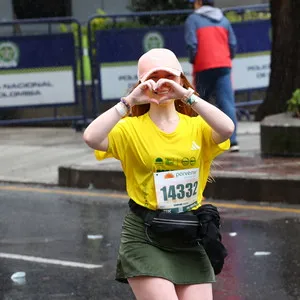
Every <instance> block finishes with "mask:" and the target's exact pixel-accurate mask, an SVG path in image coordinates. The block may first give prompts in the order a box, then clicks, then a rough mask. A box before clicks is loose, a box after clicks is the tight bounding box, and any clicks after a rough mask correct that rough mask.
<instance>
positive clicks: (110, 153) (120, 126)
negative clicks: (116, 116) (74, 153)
mask: <svg viewBox="0 0 300 300" xmlns="http://www.w3.org/2000/svg"><path fill="white" fill-rule="evenodd" d="M129 123H130V118H129V117H127V118H125V119H122V120H120V121H119V122H118V123H117V124H116V125H115V126H114V128H113V129H112V130H111V131H110V133H109V134H108V149H107V151H106V152H104V151H99V150H95V151H94V154H95V157H96V159H98V160H103V159H105V158H111V157H114V158H116V159H118V160H121V161H122V160H124V156H125V153H126V149H127V145H128V139H129V138H130V135H129V134H128V131H129V127H130V124H129Z"/></svg>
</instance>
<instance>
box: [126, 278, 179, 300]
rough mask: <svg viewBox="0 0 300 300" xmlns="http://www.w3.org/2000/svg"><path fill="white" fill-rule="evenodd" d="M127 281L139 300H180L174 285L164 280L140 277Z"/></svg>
mask: <svg viewBox="0 0 300 300" xmlns="http://www.w3.org/2000/svg"><path fill="white" fill-rule="evenodd" d="M127 280H128V282H129V285H130V287H131V289H132V291H133V293H134V295H135V297H136V299H137V300H178V297H177V295H176V291H175V286H174V284H173V283H172V282H171V281H169V280H166V279H164V278H159V277H148V276H138V277H132V278H128V279H127Z"/></svg>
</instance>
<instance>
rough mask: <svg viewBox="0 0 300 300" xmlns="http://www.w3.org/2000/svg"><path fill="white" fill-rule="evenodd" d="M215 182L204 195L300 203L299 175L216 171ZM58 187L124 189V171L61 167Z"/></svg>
mask: <svg viewBox="0 0 300 300" xmlns="http://www.w3.org/2000/svg"><path fill="white" fill-rule="evenodd" d="M212 175H213V178H214V182H212V183H208V184H207V186H206V189H205V193H204V196H205V197H206V198H213V199H215V200H244V201H249V202H273V203H289V204H299V195H300V176H298V175H295V176H294V175H290V176H285V177H283V176H282V177H281V176H278V175H276V176H272V175H269V174H263V173H250V174H249V173H247V172H224V171H222V172H219V171H217V172H213V174H212ZM58 180H59V183H58V184H59V186H61V187H73V188H74V187H76V188H96V189H109V190H116V191H123V192H124V191H125V190H126V184H125V176H124V173H123V171H121V170H116V169H115V170H112V169H111V170H104V169H100V168H98V169H95V168H86V169H84V168H82V167H80V166H61V167H59V170H58Z"/></svg>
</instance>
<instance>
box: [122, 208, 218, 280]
mask: <svg viewBox="0 0 300 300" xmlns="http://www.w3.org/2000/svg"><path fill="white" fill-rule="evenodd" d="M136 276H151V277H161V278H165V279H167V280H169V281H171V282H173V283H174V284H200V283H211V282H215V275H214V271H213V268H212V266H211V263H210V261H209V258H208V256H207V254H206V252H205V250H204V248H203V247H202V246H201V245H196V246H187V245H182V244H180V242H178V241H174V240H167V239H163V240H162V239H159V237H157V236H155V235H154V234H153V233H151V232H150V231H149V230H148V231H146V230H145V225H144V223H143V221H142V219H141V218H139V217H138V216H136V215H135V214H133V213H132V212H129V213H128V214H127V215H126V217H125V220H124V223H123V230H122V236H121V244H120V248H119V255H118V261H117V272H116V280H118V281H120V282H124V283H128V281H127V278H130V277H136Z"/></svg>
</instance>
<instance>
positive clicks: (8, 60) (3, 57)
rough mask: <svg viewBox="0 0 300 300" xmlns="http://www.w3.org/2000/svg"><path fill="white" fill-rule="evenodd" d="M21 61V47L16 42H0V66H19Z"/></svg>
mask: <svg viewBox="0 0 300 300" xmlns="http://www.w3.org/2000/svg"><path fill="white" fill-rule="evenodd" d="M18 62H19V48H18V46H17V45H16V44H15V43H12V42H3V43H0V68H12V67H17V65H18Z"/></svg>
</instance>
